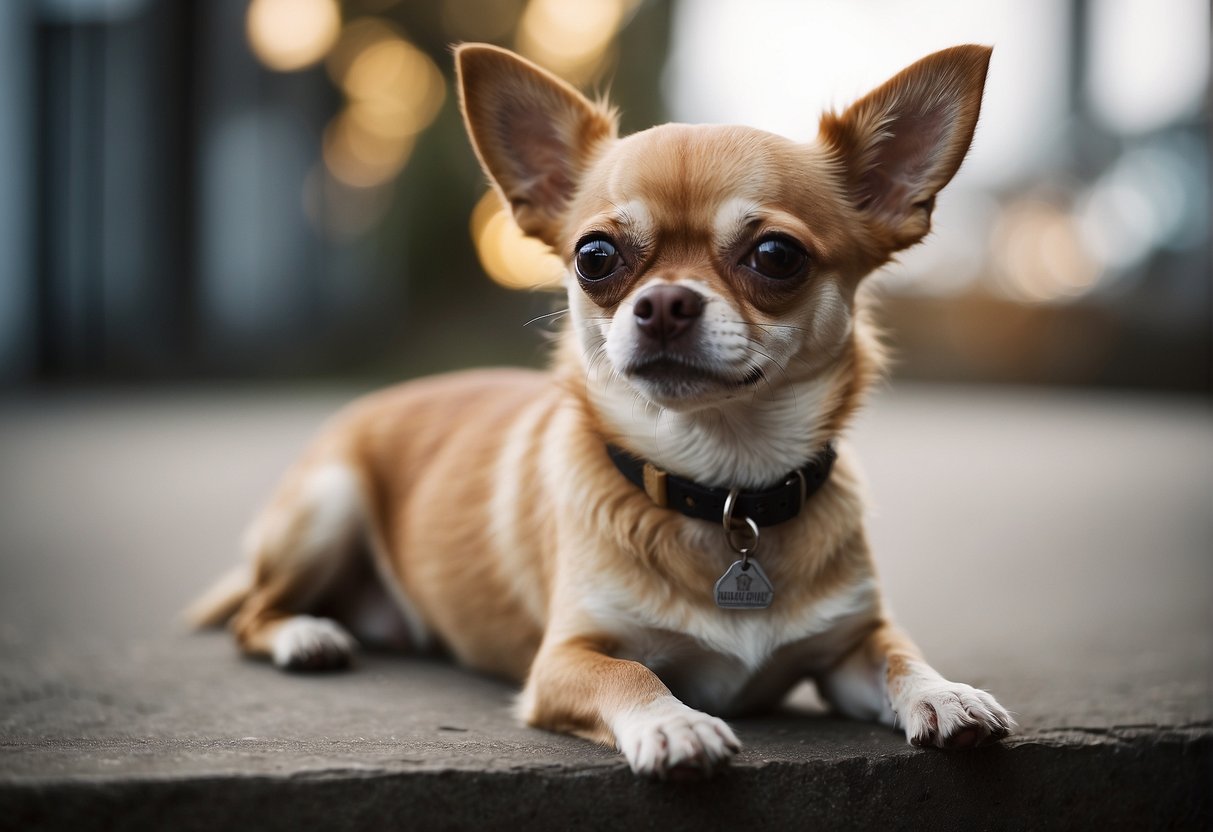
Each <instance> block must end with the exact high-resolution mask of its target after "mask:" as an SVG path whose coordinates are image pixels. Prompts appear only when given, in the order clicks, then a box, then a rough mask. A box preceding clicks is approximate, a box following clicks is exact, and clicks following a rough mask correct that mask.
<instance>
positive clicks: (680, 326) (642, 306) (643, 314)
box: [632, 283, 703, 344]
mask: <svg viewBox="0 0 1213 832" xmlns="http://www.w3.org/2000/svg"><path fill="white" fill-rule="evenodd" d="M632 311H633V312H634V314H635V315H636V326H637V327H639V329H640V331H641V332H642V333H643V334H644V335H645V336H647V337H649V338H652V339H653V340H654V341H660V342H661V343H663V344H664V343H667V342H669V341H673V340H674V339H676V338H678V337H680V336H681V335H683V334H684V333H686V332H687V331H688V330H689V329H690V328H691V327H692V325H694V323H695V321H697V320H699V316H700V315H702V314H703V298H701V297H700V296H699V295H698V294H697V293H696V292H694V291H692V290H690V289H688V288H687V287H685V286H673V285H671V284H669V283H659V284H658V285H656V286H650V287H649V288H648V289H645V290H644V291H643V292H641V293H640V297H638V298H636V304H635V306H634V307H633V310H632Z"/></svg>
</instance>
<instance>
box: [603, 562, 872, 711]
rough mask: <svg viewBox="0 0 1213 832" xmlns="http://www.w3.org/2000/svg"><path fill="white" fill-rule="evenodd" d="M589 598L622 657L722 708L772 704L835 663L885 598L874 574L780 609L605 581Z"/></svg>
mask: <svg viewBox="0 0 1213 832" xmlns="http://www.w3.org/2000/svg"><path fill="white" fill-rule="evenodd" d="M704 591H705V593H710V591H711V587H705V590H704ZM776 591H778V587H776ZM585 603H586V610H587V612H589V613H590V615H591V616H592V617H593V619H594V620H595V623H596V624H597V625H598V626H599V627H601V628H602V629H603V630H604V631H606V632H609V633H611V634H612V635H613V636H615V637H616V638H617V639H618V640H619V644H620V650H619V657H620V658H627V659H631V660H634V661H638V662H640V663H642V664H644V665H645V666H646V667H649V668H650V669H652V670H653V671H654V672H655V673H657V675H658V676H659V677H661V679H662V681H664V682H665V683H666V685H667V686H669V687H670V689H671V690H672V691H673V692H674V694H675V695H676V696H678V697H679V698H680V699H682V700H683V701H684V702H686V703H687V704H688V705H691V706H692V707H695V708H702V709H704V710H707V711H708V712H710V713H716V714H721V715H728V714H730V713H735V712H739V711H744V710H748V709H750V708H753V707H765V706H769V705H772V704H774V703H775V702H777V701H778V700H779V699H780V698H781V697H782V696H783V694H784V693H786V692H787V690H788V689H789V688H790V687H791V686H792V685H794V684H795V683H796V682H797V681H799V680H800V679H803V678H805V677H807V676H810V675H812V674H813V673H814V672H816V671H820V670H823V669H825V668H826V667H828V666H830V665H832V664H833V663H834V662H835V661H837V660H838V659H840V658H841V657H842V656H843V655H844V654H845V652H846V651H848V650H849V649H850V648H851V647H852V646H853V645H854V644H855V642H856V639H857V634H858V633H861V632H862V631H863V630H864V628H865V627H866V625H867V624H868V623H869V622H870V621H872V620H873V618H874V616H875V615H876V614H877V612H878V606H879V600H878V597H877V593H876V589H875V585H874V583H873V582H872V581H871V580H870V579H864V580H862V581H860V582H857V583H855V584H852V585H850V586H846V587H843V588H842V589H840V590H838V591H836V592H834V593H832V594H830V595H827V596H825V597H824V598H822V599H820V600H818V601H816V602H815V603H813V604H811V605H810V606H808V607H805V608H802V609H799V610H796V611H793V612H782V613H781V612H777V611H775V610H774V609H768V610H723V609H712V608H706V607H703V606H696V607H693V606H691V605H689V604H679V605H672V606H671V605H668V604H667V605H663V606H662V608H660V609H658V608H657V607H656V606H655V605H653V604H650V603H643V602H640V601H639V600H638V599H637V598H636V597H635V596H633V595H631V594H629V593H627V592H626V591H624V590H623V588H621V587H611V586H604V585H603V584H602V583H598V584H597V585H596V586H595V587H594V589H593V591H592V592H591V593H589V597H587V598H586V601H585Z"/></svg>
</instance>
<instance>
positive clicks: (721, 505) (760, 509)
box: [607, 444, 838, 526]
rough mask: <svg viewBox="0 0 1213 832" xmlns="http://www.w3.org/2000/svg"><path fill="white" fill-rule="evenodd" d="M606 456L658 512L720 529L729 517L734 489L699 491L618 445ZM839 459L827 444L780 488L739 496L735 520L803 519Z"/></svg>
mask: <svg viewBox="0 0 1213 832" xmlns="http://www.w3.org/2000/svg"><path fill="white" fill-rule="evenodd" d="M607 453H608V454H610V456H611V461H612V462H614V463H615V467H616V468H618V469H619V472H620V473H621V474H623V475H624V476H625V477H627V478H628V479H629V480H630V481H631V482H632V483H633V484H635V485H637V486H639V487H640V488H642V489H643V490H644V492H645V493H646V494H648V495H649V499H651V500H652V501H653V502H654V503H656V504H657V505H658V506H660V507H662V508H668V509H670V510H672V511H677V512H679V513H681V514H684V515H686V516H687V517H694V518H696V519H698V520H711V521H712V522H715V523H719V522H720V521H721V518H722V517H724V509H725V501H726V500H727V499H728V497H729V493H730V489H728V488H714V487H712V486H709V485H700V484H699V483H697V482H694V481H693V480H688V479H685V478H683V477H680V476H677V475H676V474H671V473H669V472H667V471H663V470H661V469H660V468H658V467H657V466H656V465H654V464H653V463H651V462H646V461H645V460H643V459H638V458H637V457H634V456H632V455H631V454H630V453H628V452H627V451H625V450H623V449H622V448H618V447H616V446H614V445H607ZM837 457H838V454H837V453H836V452H835V451H834V445H833V444H827V445H826V446H825V447H824V448H823V449H822V450H821V452H820V453H818V454H817V456H815V457H814V458H813V459H811V460H810V461H809V463H808V464H807V465H805V466H804V467H803V468H797V469H796V470H794V471H790V472H789V473H788V475H787V476H786V477H784V478H783V479H782V480H781V481H780V482H779V484H778V485H773V486H771V487H770V488H764V489H762V490H760V491H741V490H737V496H736V499H735V501H734V504H733V510H732V512H731V513H732V516H733V517H735V518H737V519H738V520H741V519H742V518H745V517H749V518H750V519H752V520H753V521H754V522H755V523H757V524H758V525H759V526H774V525H776V524H778V523H784V522H786V521H788V520H791V519H792V518H793V517H795V516H796V515H798V514H799V513H800V509H801V508H802V507H803V506H804V504H805V502H806V501H807V500H808V499H809V497H811V496H813V495H814V494H815V493H817V491H819V490H820V489H821V487H822V486H823V485H825V483H826V480H828V479H829V478H830V471H831V470H832V469H833V467H834V460H835V459H836V458H837Z"/></svg>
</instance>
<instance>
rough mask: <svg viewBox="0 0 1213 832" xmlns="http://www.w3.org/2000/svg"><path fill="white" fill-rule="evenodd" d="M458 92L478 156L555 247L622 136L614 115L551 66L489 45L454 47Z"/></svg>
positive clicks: (529, 223)
mask: <svg viewBox="0 0 1213 832" xmlns="http://www.w3.org/2000/svg"><path fill="white" fill-rule="evenodd" d="M455 67H456V71H457V73H458V77H459V99H460V105H461V109H462V110H463V119H464V122H465V124H466V125H467V129H468V134H469V135H470V136H471V138H472V145H473V146H474V147H475V148H476V155H477V156H478V157H479V158H480V164H481V165H482V166H483V167H484V170H485V172H486V173H487V174H488V175H489V178H491V179H492V180H493V182H494V183H495V184H496V185H497V187H498V189H499V190H500V191H501V193H502V195H504V197H505V199H506V201H507V202H508V203H509V205H510V208H511V209H512V210H513V212H514V219H515V220H516V221H517V222H518V226H519V227H520V228H521V229H522V230H523V231H525V232H526V233H527V234H530V235H531V236H533V237H538V238H539V239H541V240H543V241H544V242H545V243H547V244H548V245H550V246H552V247H553V248H556V249H558V248H559V247H560V243H561V239H560V237H561V228H562V224H563V220H564V212H565V209H566V207H567V205H568V202H569V200H570V199H572V197H573V194H574V193H575V192H576V189H577V185H578V182H579V181H580V179H581V176H582V174H583V173H584V172H585V169H586V167H587V166H588V164H589V161H590V159H591V158H592V157H593V154H594V152H595V150H596V149H597V148H598V147H600V146H601V144H602V143H603V142H604V141H606V140H609V139H612V138H614V137H615V135H616V130H617V128H616V122H615V116H614V114H613V113H612V112H611V111H610V110H608V109H607V108H606V107H604V106H601V105H597V104H594V103H593V102H591V101H590V100H589V99H587V98H586V97H585V96H583V95H582V94H581V93H579V92H577V90H575V89H573V88H572V87H571V86H569V85H568V84H566V83H565V82H564V81H561V80H560V79H559V78H557V77H556V76H554V75H552V74H551V73H549V72H547V71H545V70H543V69H540V68H539V67H537V66H535V65H534V64H532V63H530V62H529V61H526V60H523V59H522V58H520V57H518V56H517V55H515V54H514V53H512V52H509V51H507V50H505V49H500V48H498V47H496V46H488V45H485V44H464V45H462V46H460V47H458V48H457V49H456V50H455Z"/></svg>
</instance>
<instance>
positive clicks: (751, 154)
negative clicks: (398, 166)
mask: <svg viewBox="0 0 1213 832" xmlns="http://www.w3.org/2000/svg"><path fill="white" fill-rule="evenodd" d="M989 57H990V50H989V49H988V48H985V47H980V46H960V47H956V48H953V49H948V50H945V51H942V52H938V53H936V54H933V55H931V56H929V57H927V58H925V59H923V60H921V61H919V62H918V63H916V64H914V65H913V66H911V67H909V68H908V69H906V70H904V71H903V72H902V73H900V74H899V75H897V76H896V77H894V78H893V79H892V80H890V81H888V82H887V83H885V84H884V85H883V86H881V87H880V88H878V89H876V90H875V91H873V92H872V93H870V94H869V95H867V96H865V97H864V98H863V99H861V100H860V101H858V102H857V103H855V104H854V105H852V106H851V107H849V108H848V109H847V110H845V111H844V112H843V113H841V114H839V115H836V114H826V115H825V116H824V117H823V119H822V121H821V125H820V131H819V135H818V137H817V140H816V141H814V142H809V143H800V142H795V141H791V140H789V139H785V138H782V137H779V136H775V135H772V134H769V133H765V132H762V131H759V130H753V129H749V128H744V127H726V126H691V125H681V124H668V125H663V126H661V127H654V128H652V129H650V130H645V131H643V132H641V133H636V134H633V135H630V136H627V137H624V138H619V137H618V135H617V129H616V119H615V116H614V113H613V112H612V111H611V110H610V109H609V108H608V107H606V106H604V105H602V104H597V103H594V102H591V101H589V100H588V99H586V98H585V97H584V96H582V95H581V94H580V93H578V92H577V91H576V90H574V89H573V88H572V87H570V86H569V85H568V84H565V83H564V82H562V81H560V80H559V79H557V78H555V77H554V76H552V75H550V74H549V73H547V72H545V71H544V70H542V69H539V68H538V67H536V66H534V65H532V64H530V63H528V62H526V61H524V60H523V59H521V58H519V57H517V56H516V55H514V54H512V53H510V52H507V51H505V50H502V49H498V48H496V47H491V46H481V45H465V46H462V47H460V48H459V49H458V51H457V62H458V70H459V79H460V87H461V94H462V103H463V113H464V117H465V119H466V122H467V127H468V131H469V133H470V134H471V137H472V141H473V144H474V145H475V148H476V151H477V153H478V155H479V157H480V160H481V162H482V164H483V165H484V168H485V170H486V171H487V172H488V174H489V176H490V177H491V178H492V180H493V182H494V183H495V185H496V186H497V188H498V189H499V191H500V193H501V195H502V196H503V197H504V198H505V200H506V201H507V202H508V204H509V206H510V207H511V209H512V211H513V214H514V217H515V219H516V220H517V222H518V225H519V226H521V228H522V229H523V230H524V231H525V232H526V233H528V234H530V235H532V236H534V237H537V238H539V239H541V240H543V241H544V242H545V243H547V244H548V245H549V246H551V247H552V249H553V250H554V251H555V252H556V253H557V254H558V255H559V256H560V257H561V259H562V260H564V262H565V263H566V264H567V266H568V272H567V273H568V279H567V284H568V292H569V302H570V310H571V315H572V320H573V330H574V332H575V333H576V338H577V341H578V342H579V344H580V352H581V355H582V360H583V362H584V364H585V365H586V366H589V365H590V364H591V363H593V362H595V361H598V360H600V359H601V360H604V361H606V362H608V363H609V369H610V370H611V371H613V372H611V373H610V374H609V375H610V376H611V377H612V378H614V379H622V380H623V381H624V382H625V383H626V384H627V385H628V386H629V387H630V388H631V389H632V390H633V391H635V392H636V393H639V394H640V395H641V396H643V397H644V399H645V400H646V401H648V402H652V403H654V404H656V405H658V406H660V407H662V408H666V409H670V410H674V411H682V412H687V411H696V410H700V409H703V408H705V407H713V406H715V407H719V406H721V405H722V404H724V403H725V402H726V401H727V400H728V399H731V398H737V397H738V396H739V395H740V394H741V393H743V392H745V391H747V390H748V389H749V388H752V387H754V386H755V385H759V384H763V385H764V386H771V387H779V386H783V385H788V384H794V383H795V382H796V381H797V380H804V379H809V378H812V377H814V376H815V375H818V374H820V373H822V372H823V371H824V370H826V369H828V368H829V367H830V366H831V365H832V364H834V363H836V362H837V361H838V360H839V359H840V356H842V355H843V354H844V353H845V351H846V349H847V346H848V344H849V343H850V340H851V334H852V325H853V319H854V303H855V291H856V288H857V286H858V284H859V282H860V280H861V278H863V277H864V275H866V274H868V273H869V272H871V271H872V270H873V269H875V268H876V267H877V266H879V265H881V264H882V263H884V262H886V261H887V260H888V259H889V258H890V257H891V256H892V255H893V254H894V253H895V252H897V251H899V250H900V249H903V248H906V247H907V246H910V245H912V244H914V243H916V242H918V241H919V240H921V239H922V238H923V236H924V235H926V233H927V232H928V230H929V229H930V218H931V209H932V207H933V205H934V202H935V195H936V193H938V191H939V190H940V189H941V188H942V187H943V186H944V185H946V184H947V183H948V181H949V180H950V179H951V178H952V176H953V175H954V174H955V173H956V170H957V168H958V167H959V166H960V163H961V160H962V159H963V158H964V155H965V153H966V151H967V150H968V147H969V142H970V140H971V139H972V136H973V130H974V126H975V125H976V122H977V115H978V110H979V107H980V104H981V94H982V88H983V85H984V81H985V75H986V67H987V64H988V62H989ZM616 383H617V382H616Z"/></svg>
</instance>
